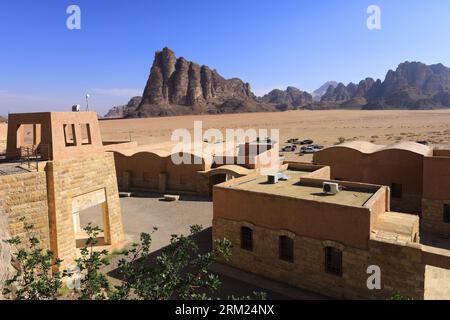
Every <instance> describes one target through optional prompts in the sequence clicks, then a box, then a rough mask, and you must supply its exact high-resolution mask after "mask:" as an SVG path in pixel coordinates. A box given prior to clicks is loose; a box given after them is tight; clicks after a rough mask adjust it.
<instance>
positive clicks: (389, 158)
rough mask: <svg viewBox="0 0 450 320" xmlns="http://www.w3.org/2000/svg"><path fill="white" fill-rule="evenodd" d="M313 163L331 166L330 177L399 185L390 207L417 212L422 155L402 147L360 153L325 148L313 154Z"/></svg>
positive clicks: (421, 175)
mask: <svg viewBox="0 0 450 320" xmlns="http://www.w3.org/2000/svg"><path fill="white" fill-rule="evenodd" d="M314 163H316V164H320V165H327V166H330V167H331V178H332V179H336V178H338V179H343V180H347V181H358V182H366V183H373V184H379V185H385V186H388V187H390V186H391V184H392V183H399V184H402V194H403V196H402V199H395V198H392V204H391V205H392V208H393V209H394V210H398V211H406V212H419V211H420V208H421V198H422V185H423V156H422V155H419V154H416V153H413V152H409V151H405V150H386V151H381V152H376V153H373V154H364V153H361V152H359V151H356V150H353V149H350V148H338V147H335V148H328V149H325V150H322V151H320V152H317V153H316V154H315V155H314Z"/></svg>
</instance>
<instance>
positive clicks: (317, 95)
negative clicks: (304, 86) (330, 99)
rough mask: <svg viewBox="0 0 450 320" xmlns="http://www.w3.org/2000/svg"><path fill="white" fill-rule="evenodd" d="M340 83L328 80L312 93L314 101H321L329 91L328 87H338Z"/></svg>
mask: <svg viewBox="0 0 450 320" xmlns="http://www.w3.org/2000/svg"><path fill="white" fill-rule="evenodd" d="M337 85H338V83H337V82H336V81H327V82H325V83H324V84H323V85H322V86H320V88H319V89H316V90H314V92H313V93H312V97H313V100H314V101H320V99H322V96H323V95H324V94H325V93H326V92H327V90H328V88H329V87H330V86H332V87H333V88H336V87H337Z"/></svg>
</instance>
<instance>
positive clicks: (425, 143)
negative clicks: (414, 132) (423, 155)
mask: <svg viewBox="0 0 450 320" xmlns="http://www.w3.org/2000/svg"><path fill="white" fill-rule="evenodd" d="M416 143H420V144H423V145H425V146H427V145H428V144H429V143H428V141H425V140H419V141H416Z"/></svg>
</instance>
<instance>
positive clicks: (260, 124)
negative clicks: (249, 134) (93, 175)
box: [100, 110, 450, 161]
mask: <svg viewBox="0 0 450 320" xmlns="http://www.w3.org/2000/svg"><path fill="white" fill-rule="evenodd" d="M194 121H202V123H203V129H204V130H206V129H209V128H215V129H219V130H221V131H224V129H228V128H229V129H236V128H241V129H244V130H247V129H250V128H254V129H279V130H280V141H281V142H282V143H284V142H285V141H286V140H287V139H289V138H303V139H306V138H311V139H313V140H314V141H315V143H318V144H322V145H325V146H331V145H334V144H336V143H337V142H338V140H339V139H340V138H342V139H345V140H367V141H372V142H373V143H378V144H389V143H393V142H396V141H401V140H409V141H417V140H426V141H429V142H430V143H434V144H446V143H450V110H427V111H410V110H379V111H378V110H377V111H362V110H328V111H289V112H278V113H248V114H228V115H202V116H183V117H168V118H147V119H124V120H106V121H101V122H100V126H101V131H102V135H103V139H104V140H129V139H130V137H131V140H136V141H138V142H139V144H147V143H153V142H162V141H168V140H170V138H171V134H172V131H173V130H174V129H177V128H186V129H189V130H190V131H192V129H193V126H194V125H193V122H194ZM342 139H341V140H342ZM290 157H291V158H292V157H294V155H292V154H290V155H288V156H287V158H290ZM295 157H296V158H297V159H298V160H299V161H303V160H305V159H306V160H307V159H309V158H310V157H304V159H303V158H301V157H299V156H298V155H295ZM295 157H294V158H295Z"/></svg>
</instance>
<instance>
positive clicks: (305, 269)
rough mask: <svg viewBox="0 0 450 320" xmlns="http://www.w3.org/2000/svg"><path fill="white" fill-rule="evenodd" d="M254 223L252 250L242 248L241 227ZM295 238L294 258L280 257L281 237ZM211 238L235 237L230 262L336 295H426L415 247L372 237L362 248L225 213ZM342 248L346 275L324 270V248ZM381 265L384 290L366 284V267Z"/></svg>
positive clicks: (354, 296) (357, 297)
mask: <svg viewBox="0 0 450 320" xmlns="http://www.w3.org/2000/svg"><path fill="white" fill-rule="evenodd" d="M242 226H247V227H250V228H252V229H253V246H254V250H253V251H252V252H250V251H246V250H242V249H241V248H240V228H241V227H242ZM281 235H287V236H289V237H291V238H293V239H294V263H289V262H285V261H283V260H280V259H279V256H278V255H279V253H278V251H279V248H278V238H279V236H281ZM213 238H214V239H222V238H227V239H229V240H231V241H232V243H233V254H232V257H231V260H230V261H229V264H230V265H232V266H234V267H236V268H239V269H242V270H245V271H248V272H251V273H254V274H257V275H260V276H263V277H267V278H271V279H274V280H277V281H281V282H284V283H288V284H290V285H293V286H297V287H299V288H303V289H307V290H311V291H314V292H317V293H320V294H323V295H326V296H329V297H333V298H338V299H388V298H390V297H391V296H392V294H393V293H394V292H396V291H399V292H401V293H402V294H403V295H405V296H408V297H412V298H415V299H423V296H424V293H423V291H424V273H425V271H424V266H423V265H422V264H421V261H420V256H421V255H420V254H421V252H420V250H418V248H417V247H414V246H413V247H402V246H397V245H394V244H390V243H381V242H377V241H369V249H368V250H361V249H356V248H353V247H349V246H343V245H342V244H340V243H336V242H333V241H327V240H319V239H312V238H307V237H302V236H298V235H295V234H294V233H292V232H290V231H288V230H271V229H268V228H261V227H258V226H255V225H253V224H250V223H248V222H238V221H232V220H226V219H222V218H218V219H214V221H213ZM326 246H333V247H337V248H339V249H340V250H343V275H342V277H338V276H334V275H330V274H327V273H326V272H325V258H324V248H325V247H326ZM370 265H378V266H380V267H381V273H382V275H381V279H382V289H381V290H369V289H368V288H367V279H368V277H369V275H368V274H367V267H368V266H370Z"/></svg>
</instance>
